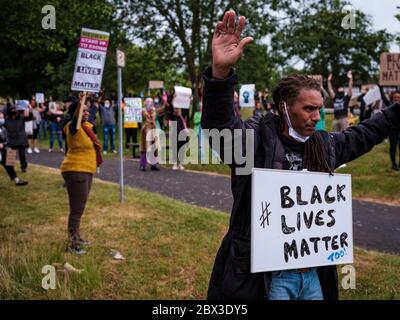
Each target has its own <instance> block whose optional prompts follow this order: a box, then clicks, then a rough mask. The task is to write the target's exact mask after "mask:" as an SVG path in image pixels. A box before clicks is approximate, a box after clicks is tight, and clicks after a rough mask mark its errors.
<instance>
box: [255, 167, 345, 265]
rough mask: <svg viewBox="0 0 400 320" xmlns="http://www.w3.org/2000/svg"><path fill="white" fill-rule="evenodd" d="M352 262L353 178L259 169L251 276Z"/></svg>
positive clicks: (340, 175) (256, 172)
mask: <svg viewBox="0 0 400 320" xmlns="http://www.w3.org/2000/svg"><path fill="white" fill-rule="evenodd" d="M352 262H353V225H352V195H351V176H350V175H344V174H335V175H334V176H330V175H329V174H325V173H316V172H302V171H284V170H269V169H253V177H252V212H251V272H264V271H277V270H288V269H299V268H308V267H316V266H326V265H335V264H347V263H352Z"/></svg>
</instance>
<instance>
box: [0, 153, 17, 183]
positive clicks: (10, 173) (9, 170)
mask: <svg viewBox="0 0 400 320" xmlns="http://www.w3.org/2000/svg"><path fill="white" fill-rule="evenodd" d="M6 161H7V149H6V148H3V149H1V164H2V165H3V167H4V169H6V171H7V174H8V176H9V177H10V179H11V180H14V179H15V178H16V177H17V173H16V172H15V170H14V167H13V166H6Z"/></svg>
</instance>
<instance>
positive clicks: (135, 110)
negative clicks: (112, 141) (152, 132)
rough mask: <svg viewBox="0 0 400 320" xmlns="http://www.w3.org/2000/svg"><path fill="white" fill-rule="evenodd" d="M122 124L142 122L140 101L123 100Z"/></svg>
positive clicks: (134, 99) (137, 99)
mask: <svg viewBox="0 0 400 320" xmlns="http://www.w3.org/2000/svg"><path fill="white" fill-rule="evenodd" d="M124 102H125V107H124V123H141V122H142V99H140V98H124Z"/></svg>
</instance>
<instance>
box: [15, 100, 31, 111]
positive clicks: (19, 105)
mask: <svg viewBox="0 0 400 320" xmlns="http://www.w3.org/2000/svg"><path fill="white" fill-rule="evenodd" d="M15 109H16V110H17V111H24V110H26V109H29V101H28V100H15Z"/></svg>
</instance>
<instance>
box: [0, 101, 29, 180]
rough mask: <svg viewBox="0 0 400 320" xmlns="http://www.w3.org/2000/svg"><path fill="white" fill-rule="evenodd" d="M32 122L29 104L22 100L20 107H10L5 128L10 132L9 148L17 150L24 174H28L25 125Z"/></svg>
mask: <svg viewBox="0 0 400 320" xmlns="http://www.w3.org/2000/svg"><path fill="white" fill-rule="evenodd" d="M18 109H21V110H18ZM22 110H23V111H22ZM31 120H32V115H31V114H30V113H29V103H28V102H24V101H23V100H22V101H19V102H18V105H10V106H9V107H8V112H7V116H6V121H5V124H4V127H5V128H6V129H7V132H8V145H9V147H10V148H11V149H13V150H17V152H18V156H19V162H20V164H21V171H22V172H26V170H27V168H28V162H27V160H26V154H25V150H26V148H27V147H28V137H27V135H26V132H25V123H26V122H28V121H31Z"/></svg>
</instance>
